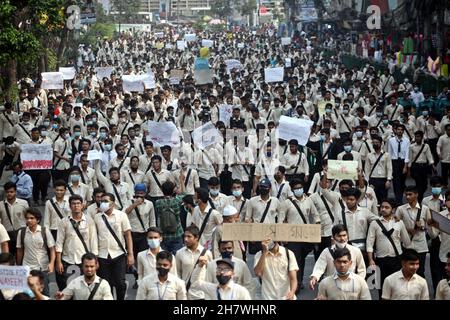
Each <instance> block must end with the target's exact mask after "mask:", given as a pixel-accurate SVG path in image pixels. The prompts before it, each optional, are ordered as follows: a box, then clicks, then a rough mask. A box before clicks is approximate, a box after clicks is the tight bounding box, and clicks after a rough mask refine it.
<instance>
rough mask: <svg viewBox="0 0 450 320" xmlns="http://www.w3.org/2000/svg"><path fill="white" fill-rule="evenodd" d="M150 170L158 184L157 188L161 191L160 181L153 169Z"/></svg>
mask: <svg viewBox="0 0 450 320" xmlns="http://www.w3.org/2000/svg"><path fill="white" fill-rule="evenodd" d="M151 172H152V176H153V179H155V182H156V184H157V185H158V187H159V189H160V190H161V191H162V186H161V183H160V182H159V180H158V178H157V177H156V174H155V171H153V170H152V171H151Z"/></svg>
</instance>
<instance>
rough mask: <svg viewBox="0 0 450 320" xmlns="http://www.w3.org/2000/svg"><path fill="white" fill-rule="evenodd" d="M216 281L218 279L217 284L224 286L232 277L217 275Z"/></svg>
mask: <svg viewBox="0 0 450 320" xmlns="http://www.w3.org/2000/svg"><path fill="white" fill-rule="evenodd" d="M216 279H217V282H219V284H220V285H222V286H223V285H225V284H227V283H228V282H229V281H230V280H231V276H226V275H223V274H220V275H216Z"/></svg>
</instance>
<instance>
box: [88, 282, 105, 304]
mask: <svg viewBox="0 0 450 320" xmlns="http://www.w3.org/2000/svg"><path fill="white" fill-rule="evenodd" d="M102 281H103V279H102V278H100V282H97V283H96V284H95V285H94V288H93V289H92V291H91V294H90V295H89V297H88V298H87V299H88V300H92V299H94V296H95V294H96V293H97V290H98V288H99V287H100V284H101V283H102Z"/></svg>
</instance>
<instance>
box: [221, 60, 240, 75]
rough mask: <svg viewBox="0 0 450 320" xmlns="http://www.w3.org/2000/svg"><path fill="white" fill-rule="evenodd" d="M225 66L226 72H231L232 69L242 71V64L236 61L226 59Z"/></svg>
mask: <svg viewBox="0 0 450 320" xmlns="http://www.w3.org/2000/svg"><path fill="white" fill-rule="evenodd" d="M225 64H226V66H227V71H228V72H229V71H231V70H232V69H237V70H242V64H241V62H240V61H239V60H237V59H228V60H225Z"/></svg>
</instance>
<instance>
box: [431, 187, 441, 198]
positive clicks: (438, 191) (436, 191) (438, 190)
mask: <svg viewBox="0 0 450 320" xmlns="http://www.w3.org/2000/svg"><path fill="white" fill-rule="evenodd" d="M441 192H442V188H441V187H433V188H431V193H432V194H433V195H435V196H437V195H440V194H441Z"/></svg>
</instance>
